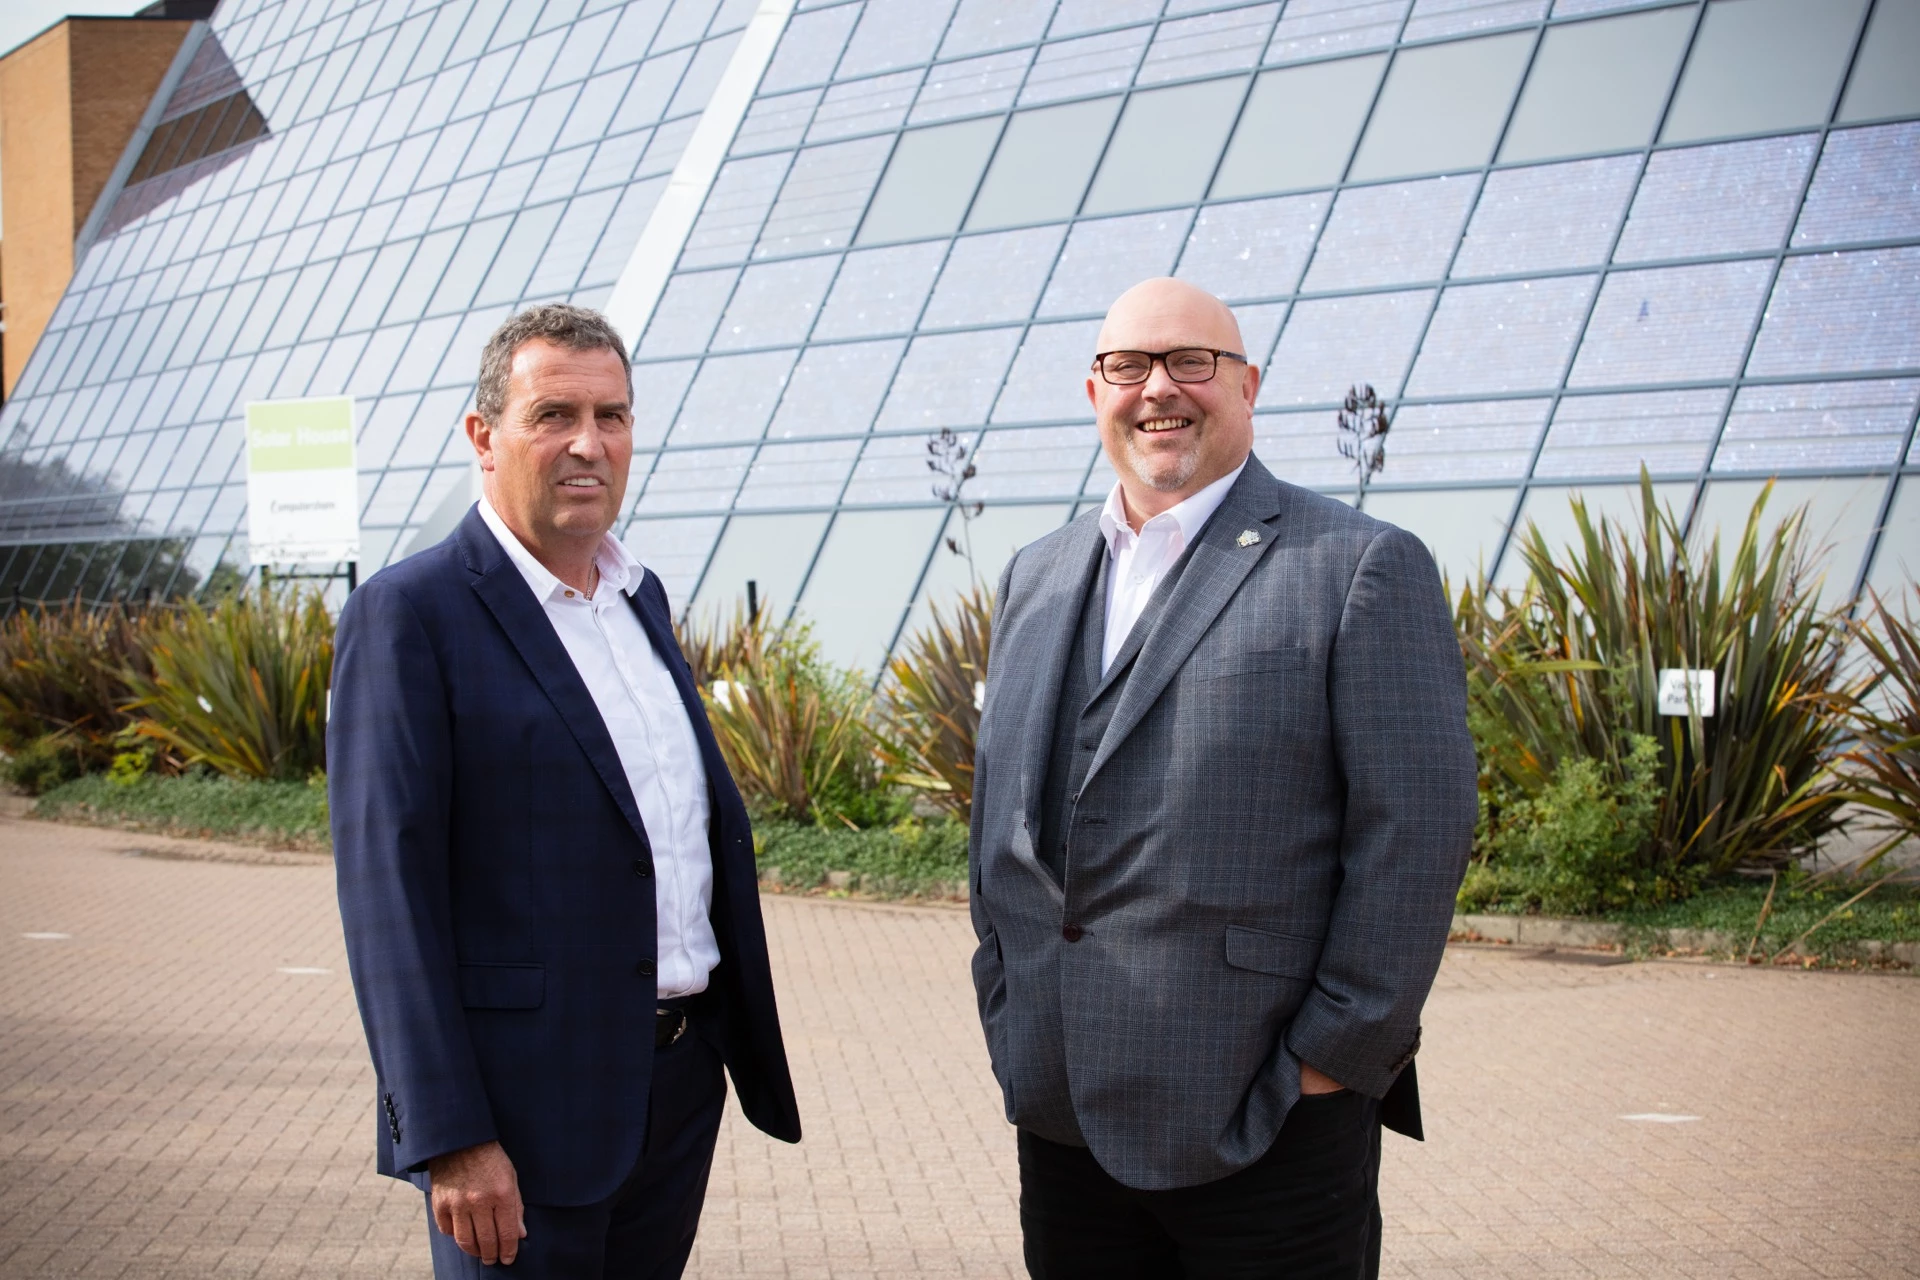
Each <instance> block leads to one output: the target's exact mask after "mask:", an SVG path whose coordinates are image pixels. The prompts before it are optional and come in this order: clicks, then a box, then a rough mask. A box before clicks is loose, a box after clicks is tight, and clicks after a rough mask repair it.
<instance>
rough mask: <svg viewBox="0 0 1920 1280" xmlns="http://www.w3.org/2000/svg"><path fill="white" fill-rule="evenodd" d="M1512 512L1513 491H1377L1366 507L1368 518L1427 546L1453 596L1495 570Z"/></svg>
mask: <svg viewBox="0 0 1920 1280" xmlns="http://www.w3.org/2000/svg"><path fill="white" fill-rule="evenodd" d="M1512 510H1513V491H1512V490H1509V489H1458V490H1454V491H1452V492H1447V491H1444V490H1443V491H1439V492H1435V491H1431V490H1429V491H1426V492H1412V493H1408V492H1404V491H1397V490H1393V489H1377V490H1375V491H1374V492H1372V493H1369V494H1368V495H1367V505H1366V512H1367V514H1368V515H1370V516H1376V517H1378V518H1379V519H1382V520H1385V521H1386V522H1387V523H1388V524H1395V525H1399V526H1400V527H1401V528H1402V529H1405V530H1407V531H1408V532H1409V533H1411V534H1413V535H1415V536H1416V537H1418V538H1419V539H1420V540H1421V541H1422V542H1424V543H1426V544H1427V550H1428V551H1430V552H1432V553H1433V559H1434V563H1435V564H1436V565H1438V566H1439V569H1440V574H1441V577H1442V579H1443V580H1444V581H1445V582H1446V583H1447V584H1448V586H1449V588H1450V590H1449V594H1450V595H1451V594H1452V593H1453V592H1454V591H1458V590H1459V588H1460V586H1461V585H1462V584H1464V583H1469V582H1473V581H1475V580H1476V579H1477V578H1478V577H1479V575H1480V573H1481V571H1482V570H1484V569H1487V568H1490V567H1491V566H1492V564H1493V556H1494V553H1495V552H1496V551H1497V550H1498V549H1499V547H1500V535H1501V534H1503V533H1504V532H1506V527H1507V513H1508V512H1509V511H1512Z"/></svg>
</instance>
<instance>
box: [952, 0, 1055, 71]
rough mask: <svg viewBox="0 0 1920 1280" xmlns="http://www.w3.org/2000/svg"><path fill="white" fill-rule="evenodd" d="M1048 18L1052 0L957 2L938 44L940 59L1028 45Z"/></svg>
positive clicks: (1037, 35) (974, 0)
mask: <svg viewBox="0 0 1920 1280" xmlns="http://www.w3.org/2000/svg"><path fill="white" fill-rule="evenodd" d="M1052 16H1053V0H960V7H959V8H958V9H956V10H955V11H954V14H953V21H952V22H950V23H948V24H947V36H946V39H944V40H942V41H941V42H940V56H941V57H943V58H958V57H964V56H965V55H967V54H969V53H984V52H985V51H987V50H988V49H1006V48H1011V47H1012V46H1014V45H1017V44H1031V43H1032V42H1034V41H1035V40H1038V39H1039V38H1040V35H1041V33H1042V32H1044V31H1045V30H1046V29H1047V19H1048V18H1050V17H1052Z"/></svg>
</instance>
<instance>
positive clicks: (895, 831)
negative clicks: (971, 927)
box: [754, 819, 967, 899]
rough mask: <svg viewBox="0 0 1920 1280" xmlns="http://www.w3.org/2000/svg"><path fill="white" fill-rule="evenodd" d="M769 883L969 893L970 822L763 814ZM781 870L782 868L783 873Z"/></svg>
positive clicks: (891, 892)
mask: <svg viewBox="0 0 1920 1280" xmlns="http://www.w3.org/2000/svg"><path fill="white" fill-rule="evenodd" d="M754 846H755V853H756V854H757V855H758V858H759V861H760V868H761V874H762V876H763V877H764V878H763V880H762V883H763V884H764V885H765V886H766V887H767V888H770V889H774V890H776V891H779V892H799V893H806V892H816V891H822V890H824V891H825V892H827V893H829V894H831V895H845V896H854V895H856V894H857V895H859V896H862V897H874V898H943V899H952V898H958V897H962V896H964V894H965V892H966V883H967V828H966V827H965V826H964V825H963V824H961V823H958V822H950V821H934V822H922V821H920V820H918V819H908V820H906V821H904V822H899V823H895V824H894V825H893V826H891V827H873V828H869V829H867V830H864V831H851V830H847V829H846V828H844V827H843V828H839V829H835V828H832V827H820V826H811V825H805V824H801V823H795V822H764V821H763V822H756V823H755V824H754ZM776 873H777V874H776Z"/></svg>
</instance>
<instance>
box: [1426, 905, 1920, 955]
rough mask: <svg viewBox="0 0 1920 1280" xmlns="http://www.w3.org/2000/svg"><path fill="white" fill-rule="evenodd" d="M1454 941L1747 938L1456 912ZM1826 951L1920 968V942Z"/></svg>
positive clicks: (1734, 947) (1629, 942)
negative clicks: (1460, 913) (1459, 913)
mask: <svg viewBox="0 0 1920 1280" xmlns="http://www.w3.org/2000/svg"><path fill="white" fill-rule="evenodd" d="M1448 940H1449V941H1452V942H1495V943H1508V944H1511V945H1514V946H1527V947H1575V948H1605V949H1608V950H1621V951H1624V950H1627V949H1629V948H1644V949H1646V950H1648V951H1655V952H1672V953H1676V954H1680V955H1710V956H1712V955H1735V956H1738V955H1742V954H1744V953H1745V951H1746V947H1747V943H1748V941H1749V939H1747V938H1736V937H1735V936H1734V935H1733V934H1730V933H1725V932H1722V931H1721V930H1718V929H1648V928H1641V927H1636V926H1630V925H1623V924H1613V923H1611V922H1608V921H1604V920H1563V919H1559V918H1556V917H1553V916H1502V915H1458V914H1456V915H1455V916H1454V917H1453V930H1452V932H1451V933H1450V934H1449V935H1448ZM1823 950H1824V954H1826V955H1829V956H1832V957H1834V958H1836V959H1840V960H1856V961H1860V962H1861V963H1864V964H1874V965H1885V964H1897V965H1905V966H1907V967H1908V968H1920V943H1916V942H1879V941H1871V940H1869V941H1861V942H1843V943H1838V944H1836V945H1834V946H1831V947H1827V948H1824V949H1823ZM1788 954H1789V956H1790V957H1791V958H1792V959H1795V960H1806V959H1810V958H1811V957H1812V955H1813V954H1814V953H1812V952H1803V951H1793V952H1790V953H1788Z"/></svg>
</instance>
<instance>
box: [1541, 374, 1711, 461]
mask: <svg viewBox="0 0 1920 1280" xmlns="http://www.w3.org/2000/svg"><path fill="white" fill-rule="evenodd" d="M1726 403H1727V393H1726V392H1725V391H1723V390H1720V389H1718V388H1715V389H1712V390H1706V391H1652V392H1637V393H1634V394H1630V395H1612V396H1568V397H1567V398H1565V399H1563V400H1562V401H1561V402H1560V407H1559V409H1558V410H1556V411H1555V413H1554V415H1553V429H1552V430H1551V431H1549V432H1548V433H1547V443H1546V445H1545V446H1544V447H1543V448H1542V449H1541V450H1540V460H1539V462H1537V463H1535V464H1534V468H1533V474H1534V475H1536V476H1550V477H1554V478H1568V477H1573V476H1630V475H1633V474H1634V473H1635V472H1637V471H1639V469H1640V467H1641V465H1642V464H1644V465H1645V466H1646V468H1647V470H1648V471H1650V472H1652V473H1653V474H1654V475H1693V474H1696V473H1698V472H1699V470H1700V467H1701V465H1702V464H1703V463H1704V462H1706V460H1707V450H1708V448H1709V447H1711V446H1712V444H1713V433H1714V431H1715V430H1717V429H1718V428H1719V426H1720V412H1721V410H1722V409H1723V408H1724V407H1725V405H1726Z"/></svg>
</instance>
